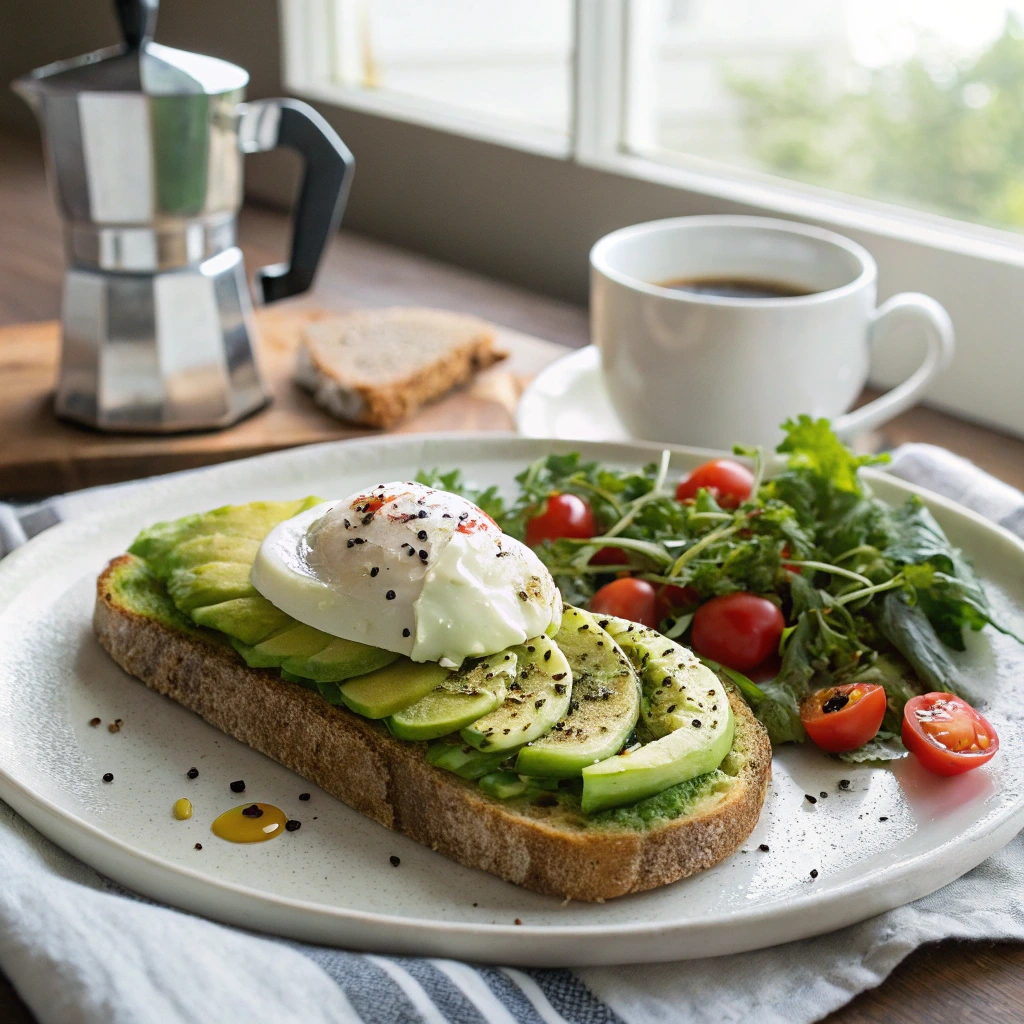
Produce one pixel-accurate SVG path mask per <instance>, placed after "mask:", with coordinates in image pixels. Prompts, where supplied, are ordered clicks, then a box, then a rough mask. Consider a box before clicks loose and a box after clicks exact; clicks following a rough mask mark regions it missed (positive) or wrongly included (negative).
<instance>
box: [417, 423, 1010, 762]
mask: <svg viewBox="0 0 1024 1024" xmlns="http://www.w3.org/2000/svg"><path fill="white" fill-rule="evenodd" d="M783 429H784V430H785V438H784V440H783V441H782V443H781V444H780V445H779V446H778V449H777V452H778V453H779V455H781V456H783V458H784V465H783V467H782V468H781V469H780V470H779V471H778V472H776V473H774V474H772V475H771V476H770V477H766V476H765V466H766V460H765V454H764V452H763V451H762V450H761V449H754V448H744V447H741V446H737V447H736V448H735V449H734V451H735V454H737V455H739V456H742V457H744V458H745V459H747V460H749V463H750V465H749V467H748V466H747V465H745V464H743V463H740V462H738V461H734V460H731V459H716V460H713V461H712V462H708V463H705V464H704V465H702V466H700V467H698V468H697V469H696V470H694V471H693V472H692V473H691V474H689V476H687V477H686V478H684V479H683V480H681V481H678V482H676V483H675V484H670V482H669V479H668V469H669V453H668V452H664V453H662V457H661V459H660V460H659V461H658V462H656V463H652V464H651V465H648V466H646V467H644V468H643V469H642V470H641V471H639V472H629V471H623V470H619V469H616V468H613V467H610V466H605V465H601V464H600V463H597V462H590V461H585V460H583V459H582V458H581V457H580V456H579V455H578V454H568V455H549V456H546V457H544V458H541V459H538V460H537V461H536V462H533V463H531V464H530V465H529V466H528V467H527V468H526V469H525V470H524V471H523V472H522V473H521V474H520V475H519V476H518V477H517V478H516V479H517V481H518V484H519V493H518V495H517V496H516V497H515V498H514V499H512V500H506V499H505V498H503V497H502V495H501V494H500V493H499V491H498V489H497V487H489V488H487V489H484V490H478V489H474V488H472V487H469V486H467V484H466V481H465V480H464V479H463V477H462V474H461V472H460V471H459V470H453V471H450V472H442V471H439V470H434V471H432V472H424V473H421V474H420V475H419V477H418V478H417V479H418V480H419V482H421V483H425V484H428V485H430V486H432V487H437V488H443V489H445V490H449V491H452V492H454V493H456V494H461V495H463V496H465V497H467V498H469V499H470V500H472V501H473V502H475V503H476V504H477V505H479V506H480V507H481V508H482V509H483V510H484V511H485V512H486V513H487V514H488V515H490V516H491V517H492V518H493V519H495V520H496V521H497V523H498V524H499V525H500V526H501V528H502V529H503V530H504V531H505V532H507V533H509V534H511V535H512V536H514V537H516V538H518V539H520V540H523V541H525V542H526V543H527V544H529V545H530V546H531V547H532V548H533V549H534V550H535V551H536V552H537V553H538V555H539V556H540V557H541V559H542V560H543V561H544V562H545V564H546V565H547V566H548V568H549V569H550V571H551V573H552V575H553V576H554V578H555V581H556V582H557V584H558V586H559V588H560V590H561V591H562V595H563V597H564V598H565V600H566V601H567V602H569V603H572V604H577V605H581V606H583V607H589V608H590V609H591V610H593V611H596V612H600V613H605V614H609V615H616V616H621V617H624V618H629V619H632V620H634V621H637V622H641V623H643V624H645V625H649V626H653V627H654V628H657V629H660V630H661V631H662V632H663V633H664V634H665V635H666V636H669V637H671V638H673V639H678V640H680V641H682V642H684V643H686V644H688V645H689V646H690V647H692V648H693V649H694V651H696V652H697V654H698V655H700V656H701V657H702V658H703V659H704V660H705V661H706V662H707V663H708V664H709V665H711V667H713V668H715V669H717V670H719V671H720V672H721V673H722V674H723V675H725V676H727V677H728V678H729V679H730V680H731V681H732V682H733V683H734V684H735V686H736V687H737V688H738V689H739V690H740V692H741V693H742V694H743V696H744V697H745V698H746V700H747V701H748V702H749V704H750V705H751V707H752V708H753V710H754V712H755V714H756V715H757V717H758V718H759V719H760V720H761V722H762V723H763V724H764V725H765V727H766V729H767V731H768V734H769V736H770V737H771V740H772V743H773V744H781V743H788V742H804V741H805V740H806V739H807V737H808V736H809V737H810V739H811V740H812V741H813V742H815V743H816V744H817V745H818V746H820V747H822V748H823V749H824V750H827V751H829V752H831V753H835V754H838V755H839V756H840V757H842V758H844V759H846V760H851V761H867V760H887V759H891V758H894V757H900V756H902V755H903V754H905V753H906V751H907V748H908V747H909V748H910V749H911V750H913V751H914V752H915V753H917V754H919V756H921V751H923V752H924V756H923V757H922V761H923V762H924V763H925V764H926V767H930V768H931V769H932V770H934V771H937V772H939V773H940V774H956V773H958V772H960V771H965V770H968V769H969V768H973V767H976V766H977V765H978V764H981V763H984V762H985V761H988V760H989V759H990V758H991V757H992V755H993V754H994V753H995V751H996V749H997V748H998V739H997V737H996V735H995V732H994V730H993V729H992V727H991V726H990V725H989V723H988V722H986V721H985V719H984V718H983V717H982V716H981V715H980V714H978V713H977V712H976V711H975V710H974V709H973V708H971V707H970V705H969V704H967V703H966V702H965V701H964V700H963V699H962V698H960V697H959V695H958V693H957V691H958V689H959V684H958V673H957V669H956V666H955V665H954V663H953V661H952V659H951V658H950V656H949V653H948V652H949V650H956V651H960V650H963V649H964V631H965V630H967V629H971V630H979V629H982V628H983V627H984V626H986V625H991V626H993V627H994V628H996V629H998V630H1001V631H1003V632H1009V631H1008V630H1007V629H1005V628H1004V627H1003V626H1002V625H1000V623H999V622H997V621H995V619H994V618H993V615H992V611H991V609H990V607H989V603H988V600H987V598H986V596H985V592H984V590H983V588H982V586H981V583H980V581H979V580H978V578H977V576H976V575H975V573H974V570H973V569H972V567H971V565H970V564H969V562H968V561H967V560H966V559H965V558H964V556H963V555H962V553H961V552H960V551H959V550H957V549H956V548H954V547H953V546H952V545H951V544H950V542H949V540H948V539H947V537H946V536H945V534H944V533H943V531H942V528H941V527H940V526H939V524H938V523H937V522H936V521H935V519H934V517H933V516H932V515H931V513H930V512H929V511H928V509H927V508H926V507H925V506H924V505H923V504H922V502H921V501H920V500H919V499H917V498H916V497H915V498H911V499H909V500H908V501H907V502H906V503H904V504H903V505H902V506H900V507H899V508H892V507H890V506H889V505H886V504H885V503H884V502H882V501H880V500H879V499H877V498H875V497H874V496H873V495H872V494H871V491H870V489H869V488H868V486H867V485H866V484H865V482H864V481H863V480H862V479H861V478H860V475H859V473H858V470H859V469H860V468H861V467H862V466H870V465H877V464H880V463H884V462H886V461H887V460H888V457H887V456H885V455H856V454H854V453H853V452H852V451H851V450H850V449H849V448H847V447H846V446H845V445H844V444H843V443H842V442H841V441H840V440H839V439H838V438H837V437H836V436H835V434H834V433H833V432H832V430H831V428H830V426H829V423H828V421H827V420H813V419H812V418H811V417H809V416H801V417H799V418H798V419H796V420H792V421H789V422H787V423H786V424H785V425H784V428H783ZM1011 635H1012V634H1011ZM1017 639H1018V640H1020V638H1019V637H1018V638H1017ZM1020 642H1022V643H1024V640H1021V641H1020ZM919 748H920V749H919ZM939 748H940V749H939Z"/></svg>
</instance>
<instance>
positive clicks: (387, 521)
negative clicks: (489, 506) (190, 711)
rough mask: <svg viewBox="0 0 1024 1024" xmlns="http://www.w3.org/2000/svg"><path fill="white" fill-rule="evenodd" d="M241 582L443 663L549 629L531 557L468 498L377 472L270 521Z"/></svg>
mask: <svg viewBox="0 0 1024 1024" xmlns="http://www.w3.org/2000/svg"><path fill="white" fill-rule="evenodd" d="M252 584H253V586H254V587H255V588H256V589H257V590H258V591H259V592H260V593H261V594H262V595H263V596H264V597H265V598H266V599H267V600H268V601H270V602H271V604H274V605H276V606H277V607H278V608H280V609H281V610H282V611H284V612H287V613H288V614H289V615H291V616H292V617H293V618H295V619H298V620H299V621H300V622H304V623H305V624H306V625H309V626H313V627H314V628H315V629H319V630H322V631H323V632H325V633H330V634H331V635H332V636H339V637H343V638H344V639H346V640H356V641H359V642H360V643H364V644H371V645H372V646H374V647H381V648H383V649H384V650H387V651H395V652H396V653H398V654H404V655H406V656H408V657H409V658H411V659H412V660H413V661H436V662H440V664H441V665H443V666H445V667H448V668H454V667H458V666H459V665H461V664H462V662H463V660H464V659H465V658H477V657H482V656H484V655H488V654H496V653H498V652H499V651H503V650H505V648H507V647H510V646H512V645H514V644H520V643H523V642H524V641H525V640H528V639H530V638H532V637H535V636H540V635H541V634H542V633H554V632H555V631H556V630H557V629H558V625H559V623H560V621H561V618H562V599H561V595H560V594H559V592H558V588H557V587H556V586H555V582H554V580H553V579H552V577H551V574H550V573H549V572H548V570H547V568H546V567H545V566H544V564H543V563H542V562H541V560H540V559H539V558H538V557H537V556H536V555H535V554H534V553H533V551H531V550H530V548H528V547H527V546H526V545H525V544H522V543H520V542H519V541H517V540H515V539H514V538H512V537H509V536H508V535H507V534H505V533H503V532H502V531H501V529H500V528H499V527H498V525H497V524H496V523H495V522H494V520H492V519H491V518H490V517H489V516H488V515H487V514H486V513H484V512H483V511H481V509H479V508H478V507H477V506H476V505H474V504H473V503H472V502H470V501H467V500H466V499H465V498H461V497H458V496H457V495H454V494H450V493H448V492H447V491H439V490H435V489H434V488H432V487H426V486H424V485H423V484H417V483H387V484H379V485H378V486H377V487H374V488H372V489H370V490H366V491H359V492H357V493H356V494H353V495H351V496H350V497H348V498H345V499H343V500H342V501H330V502H325V503H324V504H322V505H318V506H316V507H315V508H311V509H309V510H308V511H306V512H302V513H300V514H299V515H297V516H295V517H293V518H292V519H286V520H285V521H284V522H282V523H279V524H278V525H277V526H275V527H274V529H273V530H271V531H270V533H269V534H268V535H267V537H266V538H265V539H264V541H263V543H262V544H261V545H260V549H259V552H258V553H257V555H256V560H255V562H254V564H253V567H252Z"/></svg>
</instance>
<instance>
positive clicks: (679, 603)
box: [654, 583, 700, 622]
mask: <svg viewBox="0 0 1024 1024" xmlns="http://www.w3.org/2000/svg"><path fill="white" fill-rule="evenodd" d="M698 604H700V594H698V593H697V591H696V590H694V589H693V587H676V586H673V585H672V584H671V583H664V584H662V586H660V587H658V592H657V594H656V595H655V598H654V613H655V614H656V615H657V616H658V621H659V622H663V621H664V620H665V619H667V618H668V617H669V616H670V615H672V614H673V613H674V612H678V611H683V610H689V609H690V608H693V607H694V606H696V605H698Z"/></svg>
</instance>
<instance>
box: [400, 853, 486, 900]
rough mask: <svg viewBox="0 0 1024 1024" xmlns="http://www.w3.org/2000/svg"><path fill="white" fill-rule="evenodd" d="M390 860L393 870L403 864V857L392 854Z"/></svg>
mask: <svg viewBox="0 0 1024 1024" xmlns="http://www.w3.org/2000/svg"><path fill="white" fill-rule="evenodd" d="M388 860H389V861H391V866H392V867H393V868H397V867H398V865H399V864H401V863H402V858H401V857H396V856H395V855H394V854H391V856H390V857H388ZM475 905H476V904H474V906H475Z"/></svg>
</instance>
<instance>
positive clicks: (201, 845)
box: [195, 843, 203, 850]
mask: <svg viewBox="0 0 1024 1024" xmlns="http://www.w3.org/2000/svg"><path fill="white" fill-rule="evenodd" d="M202 848H203V844H202V843H196V845H195V849H197V850H201V849H202Z"/></svg>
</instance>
